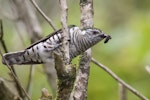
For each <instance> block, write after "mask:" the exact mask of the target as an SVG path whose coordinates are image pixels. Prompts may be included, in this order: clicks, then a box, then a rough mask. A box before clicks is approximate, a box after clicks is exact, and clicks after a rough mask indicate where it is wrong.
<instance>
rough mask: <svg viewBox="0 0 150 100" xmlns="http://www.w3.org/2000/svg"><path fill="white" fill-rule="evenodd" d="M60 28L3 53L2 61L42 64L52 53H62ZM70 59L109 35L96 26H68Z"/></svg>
mask: <svg viewBox="0 0 150 100" xmlns="http://www.w3.org/2000/svg"><path fill="white" fill-rule="evenodd" d="M62 33H63V31H62V29H59V30H57V31H55V32H53V33H52V34H49V35H48V36H46V37H45V38H43V39H41V40H39V41H37V42H35V43H33V44H31V45H30V46H29V47H27V48H26V49H24V50H21V51H17V52H10V53H6V54H4V55H3V59H2V63H3V64H5V65H7V64H9V65H15V64H16V65H26V64H43V63H48V62H50V60H51V59H53V53H54V52H56V53H62ZM68 33H69V39H68V42H69V55H70V61H71V60H72V59H73V58H75V57H76V56H78V55H80V54H82V53H83V52H85V51H86V50H87V49H89V48H91V47H92V46H94V45H95V44H97V43H98V42H99V41H101V40H103V39H105V41H104V43H107V42H108V41H109V40H110V39H111V36H110V35H108V34H105V33H103V31H101V30H100V29H98V28H82V29H80V28H79V27H78V26H76V25H70V26H68Z"/></svg>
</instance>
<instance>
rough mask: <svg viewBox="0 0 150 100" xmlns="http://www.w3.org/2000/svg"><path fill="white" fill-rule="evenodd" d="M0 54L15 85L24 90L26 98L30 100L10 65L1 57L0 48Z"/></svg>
mask: <svg viewBox="0 0 150 100" xmlns="http://www.w3.org/2000/svg"><path fill="white" fill-rule="evenodd" d="M0 55H1V56H2V59H3V60H4V62H5V63H6V65H7V67H8V69H9V70H10V72H11V75H12V77H13V79H14V81H15V82H16V83H17V85H18V86H19V87H20V88H21V90H22V91H23V92H24V94H25V95H26V97H27V99H28V100H30V97H29V96H28V94H27V93H26V91H25V89H24V88H23V87H22V85H21V83H20V82H19V80H18V78H17V77H16V75H15V74H14V72H13V70H12V68H11V66H9V64H8V63H7V61H6V60H5V58H4V57H3V54H2V52H1V50H0Z"/></svg>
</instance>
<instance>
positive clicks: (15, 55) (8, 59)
mask: <svg viewBox="0 0 150 100" xmlns="http://www.w3.org/2000/svg"><path fill="white" fill-rule="evenodd" d="M24 53H25V51H19V52H12V53H6V54H4V55H3V59H2V63H3V64H5V65H7V64H9V65H13V64H22V63H23V62H24V57H23V55H24Z"/></svg>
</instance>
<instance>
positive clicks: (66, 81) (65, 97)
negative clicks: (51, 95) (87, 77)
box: [54, 53, 76, 100]
mask: <svg viewBox="0 0 150 100" xmlns="http://www.w3.org/2000/svg"><path fill="white" fill-rule="evenodd" d="M54 58H55V68H56V71H57V76H58V83H57V85H58V90H57V97H56V100H69V98H70V95H71V92H72V89H73V86H74V81H75V77H76V66H75V65H65V63H64V60H63V57H62V56H61V55H59V54H57V53H54Z"/></svg>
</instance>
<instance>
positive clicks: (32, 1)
mask: <svg viewBox="0 0 150 100" xmlns="http://www.w3.org/2000/svg"><path fill="white" fill-rule="evenodd" d="M31 3H32V4H33V6H34V7H35V8H36V10H37V11H38V12H39V13H40V14H41V15H42V16H43V18H44V19H45V20H46V21H47V22H48V23H49V25H50V26H51V27H52V28H53V30H54V31H56V30H57V28H56V26H55V25H54V23H53V22H52V20H51V19H50V18H49V17H47V16H46V14H45V13H44V12H43V11H42V10H41V9H40V8H39V6H38V5H37V4H36V2H35V1H34V0H31Z"/></svg>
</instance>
